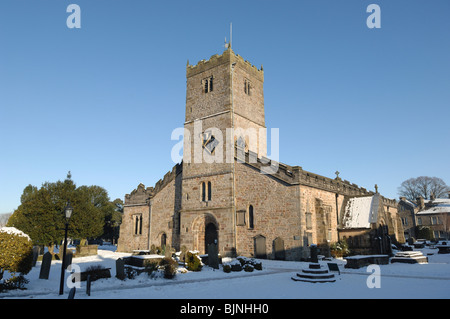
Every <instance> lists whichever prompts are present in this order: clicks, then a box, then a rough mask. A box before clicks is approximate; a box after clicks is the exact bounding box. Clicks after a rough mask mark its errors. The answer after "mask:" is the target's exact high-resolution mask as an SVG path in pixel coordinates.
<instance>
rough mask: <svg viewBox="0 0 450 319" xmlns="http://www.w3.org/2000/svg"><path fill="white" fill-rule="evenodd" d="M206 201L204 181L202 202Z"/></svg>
mask: <svg viewBox="0 0 450 319" xmlns="http://www.w3.org/2000/svg"><path fill="white" fill-rule="evenodd" d="M205 201H206V183H205V182H202V202H205Z"/></svg>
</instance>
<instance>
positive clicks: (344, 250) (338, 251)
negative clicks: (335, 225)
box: [330, 240, 350, 258]
mask: <svg viewBox="0 0 450 319" xmlns="http://www.w3.org/2000/svg"><path fill="white" fill-rule="evenodd" d="M330 252H331V255H333V256H334V257H335V258H337V257H345V256H348V255H349V254H350V249H348V244H347V241H345V240H341V241H338V242H335V243H332V244H331V245H330Z"/></svg>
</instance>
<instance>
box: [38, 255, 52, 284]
mask: <svg viewBox="0 0 450 319" xmlns="http://www.w3.org/2000/svg"><path fill="white" fill-rule="evenodd" d="M52 257H53V256H52V254H50V253H49V252H46V253H45V254H44V256H43V257H42V264H41V271H40V272H39V279H48V276H49V274H50V267H51V266H52Z"/></svg>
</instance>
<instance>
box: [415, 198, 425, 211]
mask: <svg viewBox="0 0 450 319" xmlns="http://www.w3.org/2000/svg"><path fill="white" fill-rule="evenodd" d="M416 201H417V205H419V209H424V208H425V200H424V199H423V197H422V196H419V197H417V198H416Z"/></svg>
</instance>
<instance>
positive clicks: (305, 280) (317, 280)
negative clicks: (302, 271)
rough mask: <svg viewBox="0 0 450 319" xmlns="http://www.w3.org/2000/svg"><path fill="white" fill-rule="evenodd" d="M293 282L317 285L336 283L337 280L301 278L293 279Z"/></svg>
mask: <svg viewBox="0 0 450 319" xmlns="http://www.w3.org/2000/svg"><path fill="white" fill-rule="evenodd" d="M291 279H292V280H294V281H303V282H312V283H316V282H320V283H323V282H335V281H336V279H335V278H324V279H318V278H316V279H310V278H301V277H291Z"/></svg>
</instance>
